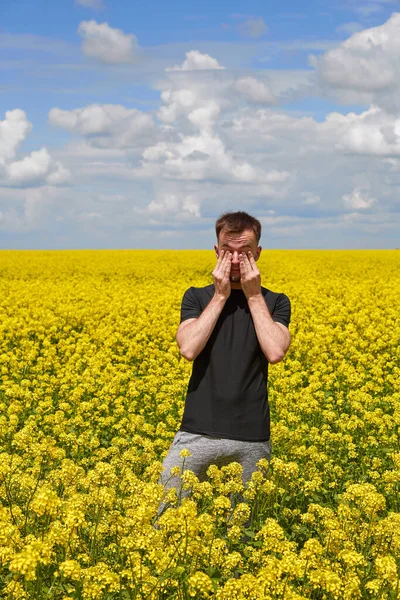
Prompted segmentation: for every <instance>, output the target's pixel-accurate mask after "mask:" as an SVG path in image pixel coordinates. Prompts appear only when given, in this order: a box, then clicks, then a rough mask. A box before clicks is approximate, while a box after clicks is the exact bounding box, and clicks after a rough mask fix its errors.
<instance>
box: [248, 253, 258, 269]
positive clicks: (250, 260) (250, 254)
mask: <svg viewBox="0 0 400 600" xmlns="http://www.w3.org/2000/svg"><path fill="white" fill-rule="evenodd" d="M248 256H249V259H248V260H249V263H250V265H251V268H252V269H257V265H256V261H255V260H254V257H253V254H252V253H251V252H249V254H248Z"/></svg>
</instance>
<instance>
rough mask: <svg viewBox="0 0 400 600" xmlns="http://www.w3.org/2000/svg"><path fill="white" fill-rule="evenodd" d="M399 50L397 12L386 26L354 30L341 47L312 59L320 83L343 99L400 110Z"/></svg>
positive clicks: (399, 23)
mask: <svg viewBox="0 0 400 600" xmlns="http://www.w3.org/2000/svg"><path fill="white" fill-rule="evenodd" d="M399 52H400V13H394V14H393V15H392V16H391V17H390V18H389V19H388V20H387V21H386V23H384V24H383V25H379V26H378V27H371V28H369V29H365V30H363V31H360V32H357V33H354V34H353V35H352V36H351V37H349V38H348V39H347V40H346V41H344V42H343V43H341V44H340V46H339V47H338V48H335V49H334V50H330V51H329V52H326V53H325V54H324V55H322V56H321V57H319V58H317V57H315V56H313V57H310V62H311V64H312V65H313V66H315V68H316V70H317V76H318V80H319V82H320V84H321V85H322V86H323V87H326V88H328V89H330V90H331V91H333V92H336V93H337V95H338V96H339V97H340V98H341V99H342V100H343V101H349V102H353V103H354V102H361V103H365V102H373V103H375V104H377V105H379V106H385V107H387V108H393V107H396V109H397V108H398V107H399V106H398V101H397V98H396V99H395V98H394V96H398V90H399V76H400V64H399V61H398V56H399ZM396 91H397V94H396Z"/></svg>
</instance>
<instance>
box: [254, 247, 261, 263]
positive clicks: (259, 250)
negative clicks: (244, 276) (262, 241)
mask: <svg viewBox="0 0 400 600" xmlns="http://www.w3.org/2000/svg"><path fill="white" fill-rule="evenodd" d="M261 250H262V247H261V246H258V248H257V258H256V259H255V260H258V259H259V258H260V254H261Z"/></svg>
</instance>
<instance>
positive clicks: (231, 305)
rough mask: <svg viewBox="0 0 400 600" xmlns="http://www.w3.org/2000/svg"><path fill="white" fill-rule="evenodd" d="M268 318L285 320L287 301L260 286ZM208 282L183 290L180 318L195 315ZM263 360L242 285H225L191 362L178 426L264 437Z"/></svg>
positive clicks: (208, 292) (204, 301) (209, 293)
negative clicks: (208, 329) (206, 335)
mask: <svg viewBox="0 0 400 600" xmlns="http://www.w3.org/2000/svg"><path fill="white" fill-rule="evenodd" d="M261 291H262V294H263V296H264V300H265V302H266V305H267V307H268V310H269V312H270V314H271V316H272V319H273V320H274V321H277V322H279V323H283V325H286V327H288V326H289V323H290V312H291V311H290V300H289V298H288V297H287V296H286V295H285V294H279V293H275V292H271V290H268V289H266V288H264V287H261ZM213 296H214V284H211V285H207V286H206V287H203V288H195V287H190V288H189V289H188V290H186V292H185V294H184V296H183V300H182V306H181V323H182V322H183V321H185V320H186V319H193V318H197V317H199V316H200V314H201V313H202V312H203V310H204V309H205V308H206V306H207V305H208V303H209V302H210V300H211V299H212V298H213ZM267 379H268V360H267V359H266V357H265V355H264V353H263V351H262V350H261V346H260V344H259V342H258V339H257V335H256V331H255V327H254V323H253V318H252V316H251V313H250V309H249V305H248V302H247V298H246V296H245V294H244V292H243V290H241V289H239V290H235V289H231V294H230V296H229V298H228V299H227V301H226V303H225V305H224V308H223V310H222V312H221V314H220V316H219V318H218V321H217V322H216V324H215V327H214V329H213V331H212V333H211V335H210V337H209V339H208V341H207V343H206V345H205V347H204V348H203V350H202V351H201V352H200V354H199V355H198V356H197V357H196V358H195V360H194V361H193V369H192V375H191V378H190V381H189V385H188V390H187V395H186V402H185V409H184V413H183V417H182V423H181V427H180V429H181V431H188V432H190V433H200V434H205V435H213V436H218V437H225V438H230V439H236V440H247V441H254V442H260V441H266V440H269V438H270V415H269V405H268V390H267Z"/></svg>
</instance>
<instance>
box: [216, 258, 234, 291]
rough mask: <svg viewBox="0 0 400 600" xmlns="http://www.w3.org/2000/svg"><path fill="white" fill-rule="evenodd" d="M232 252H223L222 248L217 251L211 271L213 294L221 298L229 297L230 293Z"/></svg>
mask: <svg viewBox="0 0 400 600" xmlns="http://www.w3.org/2000/svg"><path fill="white" fill-rule="evenodd" d="M231 264H232V254H231V253H230V252H226V253H224V251H223V250H221V252H220V253H219V257H218V261H217V264H216V265H215V269H214V271H213V272H212V276H213V278H214V287H215V296H219V297H221V298H225V299H226V298H229V296H230V295H231V284H230V274H231Z"/></svg>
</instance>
